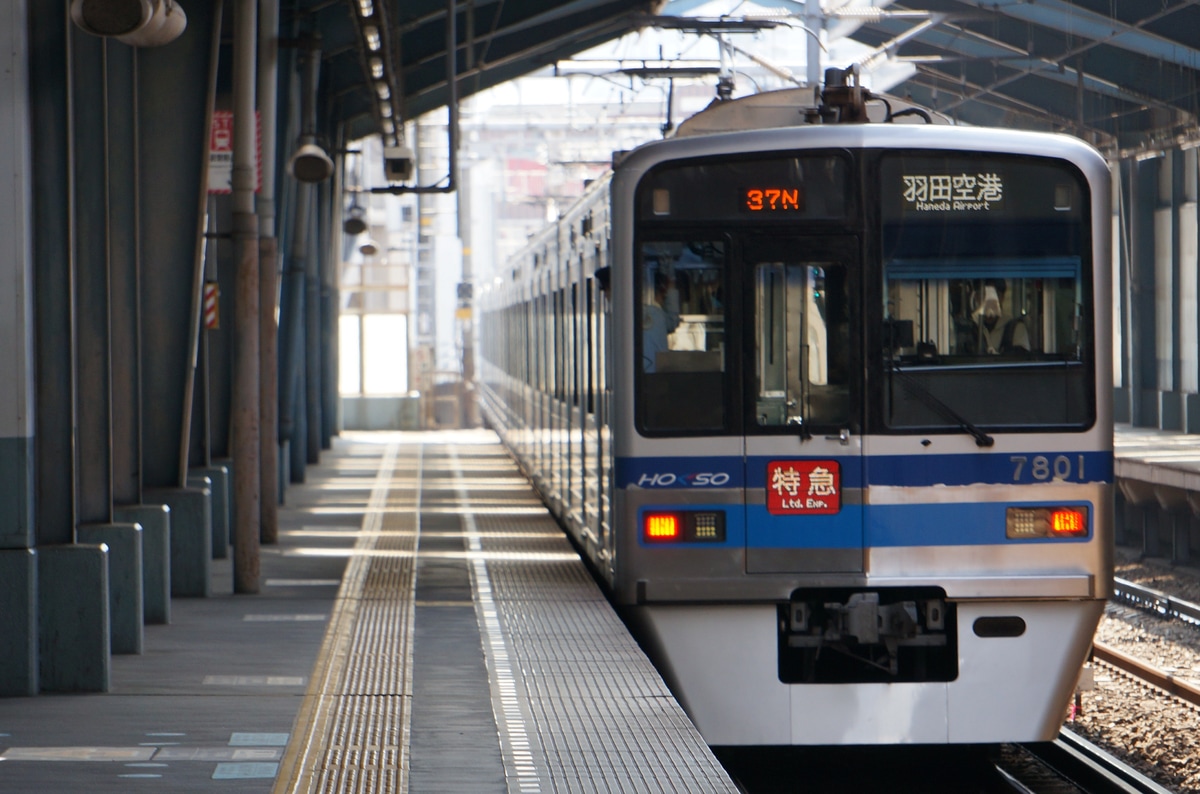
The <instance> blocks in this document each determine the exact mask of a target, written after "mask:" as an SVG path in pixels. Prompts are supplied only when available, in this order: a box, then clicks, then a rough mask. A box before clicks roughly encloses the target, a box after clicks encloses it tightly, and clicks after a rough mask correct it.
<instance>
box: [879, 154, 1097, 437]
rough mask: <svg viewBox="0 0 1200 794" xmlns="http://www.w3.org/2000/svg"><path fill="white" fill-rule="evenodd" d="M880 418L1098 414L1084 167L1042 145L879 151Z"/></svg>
mask: <svg viewBox="0 0 1200 794" xmlns="http://www.w3.org/2000/svg"><path fill="white" fill-rule="evenodd" d="M881 179H882V191H881V202H882V235H881V246H882V256H883V262H882V265H883V267H882V277H883V285H882V300H883V306H882V310H883V312H882V329H881V331H882V333H881V345H882V348H883V362H884V370H885V376H884V378H882V387H883V413H884V416H883V421H884V424H885V425H886V426H887V427H890V428H893V429H912V430H926V429H936V428H938V427H945V426H952V427H961V426H963V423H964V422H966V423H967V424H969V425H970V424H973V425H977V426H984V427H992V428H1003V427H1012V428H1017V427H1037V426H1056V427H1067V428H1069V427H1079V428H1083V427H1086V426H1089V425H1090V424H1091V421H1092V419H1093V417H1094V408H1093V405H1094V399H1093V395H1092V387H1091V384H1092V356H1093V347H1092V340H1091V339H1090V338H1089V335H1088V333H1087V329H1089V328H1090V327H1091V321H1092V303H1091V264H1090V237H1089V231H1088V222H1087V218H1088V207H1087V191H1086V184H1085V182H1084V180H1083V177H1082V176H1081V175H1079V174H1078V172H1076V171H1074V170H1073V169H1071V168H1069V167H1068V166H1066V165H1065V164H1063V163H1061V162H1050V161H1044V160H1038V159H1033V158H1016V157H1007V158H1005V157H986V156H963V155H952V156H929V155H928V153H920V154H911V155H910V154H895V155H887V156H885V157H884V159H883V162H882V168H881Z"/></svg>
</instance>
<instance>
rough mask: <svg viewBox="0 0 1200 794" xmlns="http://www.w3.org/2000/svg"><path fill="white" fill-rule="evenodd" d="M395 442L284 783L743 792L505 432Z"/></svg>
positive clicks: (294, 787)
mask: <svg viewBox="0 0 1200 794" xmlns="http://www.w3.org/2000/svg"><path fill="white" fill-rule="evenodd" d="M397 438H401V439H404V441H405V442H411V443H406V446H405V447H404V448H402V449H401V448H399V447H397V446H396V445H394V444H393V445H390V446H389V447H388V450H387V453H386V454H385V456H384V458H383V461H382V464H381V466H380V471H379V476H378V478H377V479H376V482H375V488H374V491H373V493H372V496H371V504H370V507H369V509H368V515H367V518H366V520H365V521H364V525H363V531H362V532H361V533H360V540H359V542H358V545H357V546H356V548H355V553H354V555H353V556H352V558H351V561H350V563H349V564H348V566H347V570H346V575H345V578H344V580H343V583H342V588H341V591H340V592H339V595H338V601H337V605H336V607H335V609H334V614H333V616H332V617H331V620H330V624H329V627H328V633H327V635H326V639H325V643H324V646H323V647H322V651H321V655H320V657H319V659H318V663H317V666H316V669H315V670H314V674H313V676H312V678H311V686H310V688H309V691H308V693H307V694H306V696H305V705H304V707H303V708H302V710H301V714H300V715H299V717H298V718H297V724H296V729H295V730H294V731H293V734H292V736H293V740H292V741H293V744H292V745H291V746H289V748H288V752H287V753H286V755H285V757H284V759H283V763H282V766H281V770H280V775H279V778H278V781H277V786H276V791H278V792H284V791H287V792H291V791H303V792H308V791H320V792H348V791H353V792H403V791H408V790H410V789H411V790H422V791H428V790H442V791H459V790H471V791H482V790H495V791H507V792H551V791H554V792H575V791H578V792H585V791H587V792H590V791H664V792H665V791H678V792H698V791H722V792H724V791H735V790H736V789H735V788H734V787H733V785H732V784H731V783H730V781H729V779H728V776H727V775H726V774H725V772H724V770H722V769H721V767H720V766H719V765H718V764H717V762H716V760H715V758H714V757H713V756H712V754H711V752H710V751H709V749H708V748H707V747H706V746H705V745H704V743H703V740H702V739H701V738H700V736H699V734H698V733H697V732H696V730H695V728H694V727H693V726H692V724H691V723H690V722H689V721H688V719H687V717H686V716H685V715H684V713H683V711H682V710H681V709H680V707H679V705H678V704H677V703H676V702H675V700H674V699H673V698H672V697H671V696H670V693H669V692H668V691H667V689H666V686H665V685H664V684H663V682H662V679H661V678H660V677H659V676H658V673H657V672H656V671H655V670H654V669H653V667H651V665H650V663H649V661H648V660H647V659H646V657H645V655H644V654H643V653H642V651H641V650H640V648H638V646H637V644H636V643H635V642H634V640H633V639H632V638H631V637H630V636H629V634H628V632H627V631H626V629H625V626H624V624H622V623H621V621H620V620H619V619H618V617H617V616H616V614H615V613H614V612H613V610H612V608H611V607H610V606H609V604H608V602H607V601H606V600H605V599H604V597H603V594H602V593H601V592H600V590H599V588H598V587H597V586H596V584H595V582H594V581H593V580H592V578H591V577H590V575H589V574H588V573H587V571H586V569H585V567H584V565H583V563H582V562H581V561H580V560H579V558H578V556H577V555H576V554H575V552H574V550H573V549H572V547H571V545H570V543H569V542H568V541H567V539H566V537H565V535H563V533H562V531H561V530H560V529H559V527H558V526H557V524H556V523H555V522H554V520H553V519H552V518H551V517H550V516H549V514H548V513H546V512H545V510H544V509H543V508H540V507H539V506H537V503H536V502H535V501H533V499H532V497H531V494H532V492H531V489H530V487H529V486H528V484H527V483H525V482H524V480H523V479H521V478H520V475H519V473H518V471H517V468H516V466H515V464H513V463H512V461H511V460H510V459H509V458H508V456H507V454H506V453H505V452H504V450H503V448H502V447H501V446H500V445H499V444H498V443H496V440H495V436H494V435H492V434H490V433H483V432H474V433H470V432H464V433H452V434H451V433H443V434H423V435H408V436H397ZM414 439H415V441H413V440H414ZM533 508H536V509H533ZM472 615H473V618H472V617H471V616H472ZM422 627H423V628H422ZM418 636H419V637H422V638H423V639H422V640H421V647H422V648H424V649H425V650H424V652H420V649H418V648H416V647H415V645H414V643H415V642H416V639H415V638H416V637H418ZM434 648H436V649H438V650H437V651H436V652H435V653H434V656H433V658H432V659H431V658H430V654H431V651H433V649H434ZM422 659H424V660H425V661H422ZM455 676H459V677H458V678H456V677H455ZM462 676H465V677H466V678H463V677H462ZM476 677H477V679H478V680H477V681H476V680H468V679H474V678H476ZM489 700H490V704H489V703H488V701H489ZM480 706H483V707H484V708H483V709H482V710H481V709H480ZM414 724H416V725H417V726H418V728H419V733H417V734H414V732H413V725H414ZM421 726H423V727H421ZM460 727H461V730H460V729H459V728H460ZM414 748H419V749H420V754H419V755H416V756H414V755H413V751H414ZM497 753H498V754H497Z"/></svg>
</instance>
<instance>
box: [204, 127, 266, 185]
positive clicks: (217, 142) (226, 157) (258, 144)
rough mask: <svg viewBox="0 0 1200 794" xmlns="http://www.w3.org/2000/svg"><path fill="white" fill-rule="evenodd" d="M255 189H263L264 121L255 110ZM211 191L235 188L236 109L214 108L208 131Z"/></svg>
mask: <svg viewBox="0 0 1200 794" xmlns="http://www.w3.org/2000/svg"><path fill="white" fill-rule="evenodd" d="M254 152H255V154H254V159H255V183H254V184H255V188H254V189H255V191H259V190H262V121H261V118H260V116H259V114H258V111H257V110H256V111H254ZM208 192H209V193H232V192H233V111H232V110H214V111H213V117H212V128H211V129H210V130H209V131H208Z"/></svg>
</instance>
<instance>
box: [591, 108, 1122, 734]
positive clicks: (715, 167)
mask: <svg viewBox="0 0 1200 794" xmlns="http://www.w3.org/2000/svg"><path fill="white" fill-rule="evenodd" d="M612 189H613V204H612V207H613V217H614V219H616V220H614V227H613V238H612V241H613V245H612V250H613V265H612V290H613V292H612V295H613V316H614V318H617V319H616V320H615V324H614V327H616V328H619V329H621V330H618V331H616V332H615V336H614V353H615V355H614V364H613V366H614V382H616V383H619V384H628V386H629V388H623V387H622V388H619V389H617V391H616V392H615V394H614V398H615V411H614V427H613V431H614V432H613V443H614V452H615V484H616V492H615V508H616V509H615V514H616V519H617V520H616V524H617V526H618V527H619V531H618V532H617V533H616V537H615V548H614V549H613V554H612V558H611V576H612V584H613V590H614V593H615V595H616V600H617V602H618V603H619V604H621V605H623V606H624V608H625V609H626V610H627V613H628V616H629V618H630V619H631V622H632V623H633V625H635V627H636V629H637V631H638V632H639V636H640V639H641V641H642V642H643V644H644V646H645V647H646V649H647V650H648V652H649V653H650V654H651V656H652V658H653V659H654V660H655V661H656V663H657V664H658V666H659V668H660V669H661V670H662V671H663V673H664V676H665V677H666V679H667V681H668V683H669V684H670V685H671V687H672V689H673V691H674V692H675V693H676V695H677V696H678V697H679V699H680V700H681V702H682V703H683V705H684V707H685V708H686V709H687V711H688V713H689V714H690V715H691V716H692V718H693V719H694V721H695V722H696V724H697V726H698V728H699V729H700V731H701V733H702V734H703V735H704V737H705V739H706V740H707V741H708V742H709V743H710V744H713V745H776V744H784V745H787V744H807V745H817V744H893V743H922V744H927V743H928V744H945V743H994V742H1008V741H1037V740H1049V739H1051V738H1053V737H1054V736H1056V735H1057V733H1058V730H1059V727H1060V725H1061V723H1062V720H1063V717H1064V713H1065V710H1066V708H1067V705H1068V703H1069V701H1070V698H1071V695H1072V692H1073V689H1074V687H1075V685H1076V681H1077V677H1078V674H1079V670H1080V667H1081V665H1082V663H1083V662H1084V660H1085V658H1086V656H1087V653H1088V650H1089V648H1090V643H1091V638H1092V635H1093V632H1094V630H1095V627H1096V624H1097V621H1098V620H1099V618H1100V615H1101V614H1102V611H1103V608H1104V602H1105V600H1106V598H1107V597H1108V595H1109V587H1110V581H1111V568H1112V552H1111V548H1112V532H1111V522H1112V517H1111V498H1112V479H1113V466H1112V430H1111V428H1112V417H1111V409H1110V406H1109V402H1110V395H1111V392H1112V389H1111V371H1110V365H1109V362H1110V361H1111V339H1110V318H1109V315H1108V310H1109V307H1110V305H1111V301H1110V290H1111V283H1110V272H1109V256H1108V251H1109V246H1110V237H1109V235H1110V231H1109V229H1110V214H1109V209H1108V208H1109V192H1108V191H1109V182H1108V171H1107V166H1106V164H1105V162H1104V160H1103V159H1102V158H1101V157H1100V155H1099V154H1097V153H1096V152H1095V151H1094V150H1093V149H1091V148H1090V147H1088V146H1086V145H1085V144H1083V143H1081V142H1079V141H1076V140H1074V139H1068V138H1066V137H1062V136H1053V135H1041V134H1032V133H1015V132H1008V131H995V130H991V131H986V130H970V129H957V128H946V127H933V126H929V127H925V126H911V125H904V126H901V125H874V124H870V125H855V126H848V127H826V126H815V127H812V128H795V129H774V130H762V131H752V132H746V133H734V134H727V135H711V136H702V137H697V138H694V139H680V140H674V141H665V142H662V143H659V144H654V145H651V146H648V147H644V148H643V149H641V150H639V151H637V152H635V153H634V154H633V155H631V156H630V157H629V158H628V159H627V160H626V161H625V162H624V163H623V164H621V166H620V167H619V168H618V169H617V170H616V172H615V174H614V178H613V183H612Z"/></svg>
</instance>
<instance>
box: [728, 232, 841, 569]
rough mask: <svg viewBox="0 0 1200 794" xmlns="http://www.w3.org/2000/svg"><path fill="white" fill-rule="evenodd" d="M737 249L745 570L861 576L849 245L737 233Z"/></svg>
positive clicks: (828, 240) (837, 240) (831, 240)
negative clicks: (741, 314)
mask: <svg viewBox="0 0 1200 794" xmlns="http://www.w3.org/2000/svg"><path fill="white" fill-rule="evenodd" d="M741 253H742V256H741V260H742V261H741V268H740V271H741V273H742V284H743V290H742V300H743V311H744V312H745V315H744V316H745V317H747V318H749V320H748V322H747V323H745V325H744V326H743V332H744V342H743V365H742V373H743V378H744V382H745V392H744V395H745V396H744V400H743V404H744V405H745V410H746V415H745V417H744V426H745V432H746V436H745V467H746V469H745V482H746V567H747V572H748V573H792V572H816V571H820V572H846V573H851V572H861V571H862V570H863V569H864V559H863V557H864V555H863V509H862V502H863V498H862V493H863V460H862V454H863V445H862V439H861V437H860V435H859V431H860V429H861V428H862V426H863V424H862V397H861V395H862V392H863V388H862V382H861V381H862V377H861V374H860V373H861V372H862V363H861V348H862V345H861V331H860V330H859V329H860V327H861V325H862V320H861V318H862V300H861V294H862V291H861V285H860V278H859V269H858V266H857V263H858V262H859V261H860V260H859V246H858V241H857V239H856V238H852V237H841V236H839V237H782V236H778V237H753V238H751V237H747V238H744V239H743V242H742V245H741Z"/></svg>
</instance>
